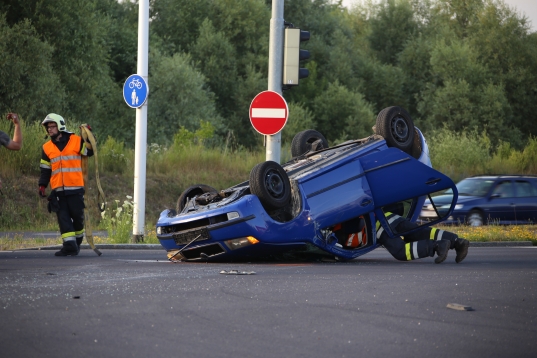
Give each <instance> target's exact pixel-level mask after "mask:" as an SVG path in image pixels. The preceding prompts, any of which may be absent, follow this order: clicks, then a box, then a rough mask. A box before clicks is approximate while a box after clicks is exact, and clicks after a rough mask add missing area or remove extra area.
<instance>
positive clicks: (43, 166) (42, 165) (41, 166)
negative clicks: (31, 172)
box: [39, 163, 51, 169]
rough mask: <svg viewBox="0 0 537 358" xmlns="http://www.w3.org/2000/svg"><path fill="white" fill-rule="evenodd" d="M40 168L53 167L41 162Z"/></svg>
mask: <svg viewBox="0 0 537 358" xmlns="http://www.w3.org/2000/svg"><path fill="white" fill-rule="evenodd" d="M39 168H43V169H51V168H50V165H46V164H43V163H41V164H39Z"/></svg>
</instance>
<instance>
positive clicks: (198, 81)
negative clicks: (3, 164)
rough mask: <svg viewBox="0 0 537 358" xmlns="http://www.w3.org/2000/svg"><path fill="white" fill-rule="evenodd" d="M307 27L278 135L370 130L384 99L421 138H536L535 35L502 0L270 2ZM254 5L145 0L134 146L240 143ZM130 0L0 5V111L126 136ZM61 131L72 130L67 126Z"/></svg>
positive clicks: (257, 45) (334, 137) (263, 10)
mask: <svg viewBox="0 0 537 358" xmlns="http://www.w3.org/2000/svg"><path fill="white" fill-rule="evenodd" d="M284 14H285V20H286V21H287V22H290V23H293V24H294V25H295V27H299V28H301V29H303V30H307V31H310V33H311V39H310V40H309V41H308V42H306V43H304V46H303V47H304V48H305V49H308V50H309V51H310V52H311V58H310V60H308V61H307V62H304V67H307V68H308V69H309V72H310V75H309V77H308V78H306V79H303V80H301V82H300V85H299V86H298V87H295V88H293V89H292V90H289V91H285V92H284V97H285V98H286V100H287V102H288V103H289V109H290V117H289V122H288V124H287V126H286V127H285V128H284V130H283V134H282V139H283V141H284V142H285V141H289V140H290V139H291V138H292V136H293V135H294V134H295V133H296V132H297V131H299V130H302V129H307V128H314V129H317V130H319V131H320V132H322V133H323V134H324V135H325V136H326V137H327V139H328V140H329V141H330V142H332V143H335V142H338V141H342V140H346V139H349V138H361V137H365V136H367V135H369V134H370V133H371V127H372V125H373V124H374V121H375V118H376V114H377V113H378V112H379V111H380V110H381V109H383V108H385V107H388V106H392V105H400V106H403V107H405V108H406V109H407V110H408V111H409V112H410V114H411V115H412V117H413V119H414V122H415V124H416V125H417V126H418V127H419V128H420V129H422V131H424V132H425V133H431V132H434V131H435V130H439V129H447V130H450V131H453V132H455V133H463V132H465V131H471V130H477V131H479V132H486V134H487V136H488V138H490V140H491V142H492V143H493V144H494V145H495V146H497V145H501V143H503V142H506V143H510V146H511V147H513V148H518V149H521V148H523V147H524V146H525V145H526V143H527V142H528V140H529V139H530V138H532V137H533V136H536V135H537V119H536V113H537V101H536V100H535V98H536V95H537V33H535V32H531V30H530V26H529V23H528V20H527V19H526V18H524V17H521V15H519V14H518V13H517V12H515V11H514V10H513V9H510V8H509V7H508V6H507V5H506V4H505V3H503V1H502V0H383V1H381V2H380V3H379V4H376V3H373V2H371V1H364V2H363V3H360V4H358V5H357V6H355V7H353V8H352V9H350V10H348V9H346V8H344V7H342V5H341V2H340V1H330V0H286V1H285V8H284ZM270 18H271V1H270V0H196V1H192V0H151V1H150V21H151V22H150V27H149V29H150V40H149V43H150V54H149V80H148V83H149V88H150V95H149V99H148V104H149V106H148V142H149V143H159V144H167V143H168V144H169V143H171V142H172V141H173V136H174V134H175V133H177V132H178V131H179V130H180V129H181V128H182V129H183V130H187V131H192V132H194V131H196V130H199V129H200V128H201V126H202V124H205V125H209V124H210V125H211V126H212V127H213V128H214V131H215V133H216V134H215V136H214V138H213V140H212V141H208V143H212V144H213V145H219V144H222V143H226V144H227V145H229V144H231V145H233V146H237V147H245V148H252V147H254V146H256V145H259V144H260V143H261V141H262V139H261V136H260V135H259V134H257V133H256V132H255V131H254V129H253V128H252V126H251V125H250V122H249V117H248V108H249V105H250V102H251V101H252V99H253V98H254V96H255V95H256V94H257V93H259V92H261V91H263V90H266V89H267V73H268V45H269V26H270ZM137 27H138V4H137V2H136V1H132V2H130V1H122V2H118V1H117V0H16V1H15V0H5V1H3V2H2V3H0V112H1V113H7V112H9V111H14V112H18V113H20V114H21V116H22V118H23V119H25V120H27V121H41V120H42V119H43V118H44V117H45V116H46V114H47V113H50V112H54V113H58V114H61V115H63V116H64V117H65V118H66V119H67V120H68V127H69V123H90V124H91V125H92V127H93V128H94V130H95V132H96V133H97V135H98V137H100V138H106V137H107V136H112V137H114V138H116V139H117V140H119V141H122V142H124V143H125V144H126V145H127V146H133V145H134V136H135V114H134V110H133V109H131V108H129V107H127V105H126V104H125V103H124V100H123V95H122V87H123V83H124V81H125V80H126V78H127V77H128V76H129V75H130V74H133V73H135V72H136V56H137V36H138V35H137ZM70 129H74V128H70Z"/></svg>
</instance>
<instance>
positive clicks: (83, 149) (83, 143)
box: [80, 142, 88, 156]
mask: <svg viewBox="0 0 537 358" xmlns="http://www.w3.org/2000/svg"><path fill="white" fill-rule="evenodd" d="M80 154H82V155H86V156H87V155H88V147H86V142H82V149H81V150H80Z"/></svg>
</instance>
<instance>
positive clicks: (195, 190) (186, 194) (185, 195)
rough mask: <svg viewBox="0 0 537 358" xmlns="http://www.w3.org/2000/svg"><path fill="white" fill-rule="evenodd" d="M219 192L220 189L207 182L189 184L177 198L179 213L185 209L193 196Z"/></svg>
mask: <svg viewBox="0 0 537 358" xmlns="http://www.w3.org/2000/svg"><path fill="white" fill-rule="evenodd" d="M213 192H214V193H218V191H217V190H216V189H215V188H213V187H212V186H209V185H205V184H195V185H192V186H189V187H188V188H187V189H186V190H185V191H183V192H182V193H181V195H179V199H177V207H176V209H177V213H178V214H179V213H180V212H181V211H183V209H184V208H185V205H186V202H187V200H188V199H192V198H193V197H195V196H197V195H201V194H205V193H213Z"/></svg>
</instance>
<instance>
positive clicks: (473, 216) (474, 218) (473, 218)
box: [466, 210, 485, 226]
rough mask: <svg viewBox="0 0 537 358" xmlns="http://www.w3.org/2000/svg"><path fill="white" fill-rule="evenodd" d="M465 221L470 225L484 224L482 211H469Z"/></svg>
mask: <svg viewBox="0 0 537 358" xmlns="http://www.w3.org/2000/svg"><path fill="white" fill-rule="evenodd" d="M466 223H467V224H468V225H470V226H483V225H484V224H485V218H484V217H483V213H482V212H481V211H479V210H472V211H470V212H469V213H468V216H466Z"/></svg>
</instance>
